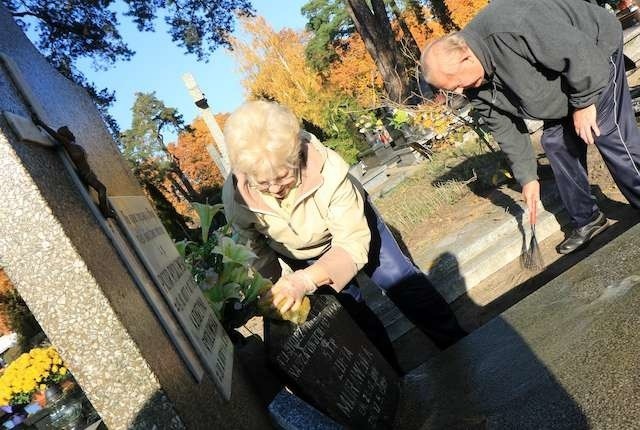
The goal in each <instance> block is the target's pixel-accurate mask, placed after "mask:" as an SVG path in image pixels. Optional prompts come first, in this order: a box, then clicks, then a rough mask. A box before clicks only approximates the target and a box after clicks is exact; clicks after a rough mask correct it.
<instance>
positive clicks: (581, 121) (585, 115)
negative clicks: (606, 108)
mask: <svg viewBox="0 0 640 430" xmlns="http://www.w3.org/2000/svg"><path fill="white" fill-rule="evenodd" d="M596 116H597V115H596V105H590V106H587V107H586V108H582V109H576V110H575V111H573V126H574V127H575V129H576V134H577V135H578V136H580V138H581V139H582V140H584V141H585V143H587V144H589V145H590V144H592V143H593V142H594V140H595V138H594V135H595V137H598V136H600V129H599V128H598V122H597V118H596Z"/></svg>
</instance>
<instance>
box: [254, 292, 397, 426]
mask: <svg viewBox="0 0 640 430" xmlns="http://www.w3.org/2000/svg"><path fill="white" fill-rule="evenodd" d="M310 299H311V311H310V313H309V317H308V319H307V322H305V323H304V324H302V325H300V326H296V325H294V324H291V323H288V322H283V321H273V320H271V321H268V322H266V324H265V327H266V332H265V335H266V341H267V348H268V356H269V360H270V362H271V363H272V364H274V365H275V366H276V367H277V369H278V370H279V371H280V372H281V374H283V375H284V378H285V380H286V383H287V385H288V386H289V387H290V388H291V389H292V390H293V391H294V393H295V394H296V395H298V396H300V397H301V398H303V399H305V400H306V401H307V402H309V403H310V404H312V405H313V406H315V407H316V408H318V409H319V410H320V411H322V412H324V413H325V414H327V415H328V416H330V417H331V418H333V419H334V420H336V421H337V422H339V423H341V424H343V425H345V426H347V427H349V428H355V429H372V430H374V429H388V428H391V426H392V424H393V419H394V417H395V413H396V409H397V405H398V398H399V380H398V376H397V375H396V373H395V372H394V370H393V369H392V368H391V366H389V364H388V363H387V362H386V361H385V360H384V358H383V357H382V356H381V355H380V353H379V352H378V351H377V349H376V348H375V347H374V346H373V344H372V343H371V342H370V341H369V340H368V339H367V338H366V337H365V335H364V333H362V331H361V330H360V328H359V327H358V326H357V325H356V324H355V322H354V321H353V320H352V319H351V317H350V316H349V314H348V313H347V311H346V310H345V309H344V308H343V307H342V306H341V305H340V303H338V301H337V300H336V299H335V298H334V297H332V296H330V295H314V296H311V297H310Z"/></svg>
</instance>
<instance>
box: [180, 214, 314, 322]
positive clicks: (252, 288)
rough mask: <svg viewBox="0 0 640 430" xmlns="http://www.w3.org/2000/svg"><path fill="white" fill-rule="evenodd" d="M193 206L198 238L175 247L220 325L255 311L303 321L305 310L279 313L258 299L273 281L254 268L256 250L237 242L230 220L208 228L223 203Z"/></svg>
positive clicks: (237, 319)
mask: <svg viewBox="0 0 640 430" xmlns="http://www.w3.org/2000/svg"><path fill="white" fill-rule="evenodd" d="M193 208H194V210H195V212H196V213H197V216H198V219H199V221H200V228H201V238H200V239H201V240H200V241H198V242H196V241H181V242H177V243H176V247H177V248H178V252H180V254H181V255H182V256H183V257H184V258H185V261H186V262H187V264H188V265H189V267H190V268H191V273H192V275H193V277H194V279H195V281H196V284H198V286H199V287H200V289H201V290H202V292H203V294H204V295H205V297H206V298H207V299H208V301H209V305H210V306H211V308H212V309H213V311H214V313H215V314H216V316H217V317H218V318H219V319H220V321H222V323H223V325H225V326H227V327H230V328H235V327H238V326H240V325H242V324H244V323H245V322H246V320H248V319H249V318H250V317H251V316H253V315H255V314H256V313H262V314H263V315H269V316H270V317H273V318H280V319H286V320H289V321H292V322H295V323H301V322H304V320H305V319H306V313H304V315H303V314H302V311H300V312H298V313H297V314H294V313H293V312H291V311H288V312H286V313H285V314H284V315H279V314H274V313H273V309H271V308H270V307H269V306H266V305H265V304H258V303H257V302H258V298H259V297H260V296H261V295H263V294H264V293H265V292H267V291H269V289H270V288H271V287H272V283H271V281H270V280H269V279H266V278H264V277H263V276H262V275H260V273H258V272H257V271H256V270H255V269H254V268H253V263H254V262H255V260H256V258H257V256H256V254H254V252H253V251H252V250H251V248H250V247H249V246H248V245H245V244H242V243H239V241H238V237H237V236H236V235H234V234H233V232H232V229H231V226H230V225H229V224H226V225H223V226H221V227H219V228H217V229H213V230H212V229H211V226H212V224H213V219H214V217H215V216H216V215H217V214H218V213H219V212H221V211H222V210H223V205H221V204H218V205H207V204H201V203H193ZM307 313H308V309H307Z"/></svg>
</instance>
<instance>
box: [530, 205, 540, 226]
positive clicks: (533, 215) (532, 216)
mask: <svg viewBox="0 0 640 430" xmlns="http://www.w3.org/2000/svg"><path fill="white" fill-rule="evenodd" d="M537 217H538V202H533V204H532V205H531V207H530V208H529V224H530V225H531V226H534V225H536V218H537Z"/></svg>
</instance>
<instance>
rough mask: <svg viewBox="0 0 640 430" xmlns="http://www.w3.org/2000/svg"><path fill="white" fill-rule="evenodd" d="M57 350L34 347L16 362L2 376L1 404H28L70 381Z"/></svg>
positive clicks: (0, 379)
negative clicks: (50, 387) (54, 386)
mask: <svg viewBox="0 0 640 430" xmlns="http://www.w3.org/2000/svg"><path fill="white" fill-rule="evenodd" d="M70 376H71V375H70V374H69V372H68V370H67V368H66V367H65V366H64V363H63V362H62V358H61V357H60V355H59V354H58V352H57V351H56V350H55V348H54V347H52V346H49V347H46V348H33V349H31V350H30V351H29V352H25V353H23V354H22V355H20V356H19V357H18V358H17V359H16V360H14V361H13V362H12V363H11V364H9V366H7V368H6V369H5V370H4V372H3V373H2V375H1V376H0V405H3V406H4V405H10V406H12V405H26V404H28V403H31V401H32V399H34V398H35V399H36V400H38V401H39V402H40V403H41V406H43V404H42V402H43V401H42V399H39V398H38V393H43V392H44V391H45V390H46V389H47V387H49V386H51V385H57V384H60V383H61V382H63V381H65V380H68V379H70Z"/></svg>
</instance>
